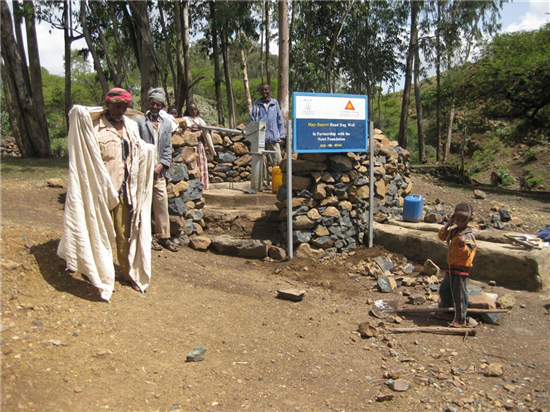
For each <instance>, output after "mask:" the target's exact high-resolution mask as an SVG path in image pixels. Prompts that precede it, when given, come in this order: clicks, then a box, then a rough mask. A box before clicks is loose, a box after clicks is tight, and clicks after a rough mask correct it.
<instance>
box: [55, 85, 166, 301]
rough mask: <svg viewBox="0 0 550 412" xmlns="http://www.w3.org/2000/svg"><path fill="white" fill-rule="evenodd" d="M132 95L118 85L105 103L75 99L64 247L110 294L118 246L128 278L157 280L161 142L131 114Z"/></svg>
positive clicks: (136, 283)
mask: <svg viewBox="0 0 550 412" xmlns="http://www.w3.org/2000/svg"><path fill="white" fill-rule="evenodd" d="M131 101H132V96H131V95H130V93H129V92H127V91H126V90H124V89H120V88H114V89H112V90H110V91H109V93H108V94H107V96H106V109H102V108H98V107H96V108H89V107H83V106H74V107H73V108H72V109H71V112H70V113H69V124H70V128H69V136H68V139H67V148H68V152H69V181H68V185H67V199H66V202H65V217H64V225H63V237H62V239H61V242H60V244H59V248H58V250H57V253H58V255H59V256H60V257H62V258H63V259H65V261H66V262H67V268H69V269H70V270H73V271H76V272H79V273H81V274H83V275H85V276H86V277H87V278H88V279H89V281H90V282H91V283H92V284H93V285H94V286H95V287H97V288H98V289H99V293H100V295H101V298H102V299H104V300H106V301H109V300H110V299H111V295H112V293H113V289H114V282H115V267H114V263H113V248H114V249H115V250H116V252H117V257H118V264H119V265H120V270H121V277H122V282H123V283H126V284H128V285H129V286H131V287H133V288H134V289H135V290H137V291H141V292H145V290H146V289H147V287H148V286H149V283H150V281H151V222H150V219H151V193H152V184H153V171H154V160H155V158H154V146H153V145H150V144H147V143H145V142H143V140H141V139H140V136H139V131H138V128H137V124H136V123H135V122H134V121H133V120H131V119H129V118H128V117H126V116H125V115H124V113H125V112H126V109H127V108H128V106H129V105H130V104H131Z"/></svg>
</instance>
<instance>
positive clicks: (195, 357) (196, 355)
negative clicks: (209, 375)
mask: <svg viewBox="0 0 550 412" xmlns="http://www.w3.org/2000/svg"><path fill="white" fill-rule="evenodd" d="M205 353H206V347H205V346H197V347H196V348H195V349H193V350H192V351H191V352H189V353H188V354H187V356H186V360H185V361H186V362H200V361H202V360H204V354H205Z"/></svg>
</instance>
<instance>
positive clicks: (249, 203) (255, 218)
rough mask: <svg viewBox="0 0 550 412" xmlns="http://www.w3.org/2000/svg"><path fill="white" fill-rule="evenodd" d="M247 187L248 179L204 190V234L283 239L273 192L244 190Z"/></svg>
mask: <svg viewBox="0 0 550 412" xmlns="http://www.w3.org/2000/svg"><path fill="white" fill-rule="evenodd" d="M249 188H250V182H242V183H235V184H230V183H217V184H212V185H210V190H208V191H205V192H203V196H204V198H205V200H206V205H205V207H204V218H205V221H206V223H207V229H206V234H207V235H210V236H213V235H215V236H217V235H222V234H226V235H230V236H233V237H235V238H240V239H259V240H270V241H271V242H272V243H274V244H278V243H280V242H282V240H283V234H282V233H280V230H279V225H280V221H279V214H280V212H279V210H278V209H277V207H276V206H275V203H276V202H277V198H276V195H274V194H273V193H271V191H264V192H259V193H254V194H249V193H245V190H247V189H249Z"/></svg>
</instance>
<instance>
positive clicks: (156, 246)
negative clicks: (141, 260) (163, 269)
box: [151, 239, 162, 252]
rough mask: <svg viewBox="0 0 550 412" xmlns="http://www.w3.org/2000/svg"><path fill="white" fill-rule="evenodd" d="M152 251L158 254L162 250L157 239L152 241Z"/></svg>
mask: <svg viewBox="0 0 550 412" xmlns="http://www.w3.org/2000/svg"><path fill="white" fill-rule="evenodd" d="M151 249H153V250H156V251H157V252H160V251H161V250H162V246H161V245H159V243H158V242H157V240H156V239H153V240H152V241H151Z"/></svg>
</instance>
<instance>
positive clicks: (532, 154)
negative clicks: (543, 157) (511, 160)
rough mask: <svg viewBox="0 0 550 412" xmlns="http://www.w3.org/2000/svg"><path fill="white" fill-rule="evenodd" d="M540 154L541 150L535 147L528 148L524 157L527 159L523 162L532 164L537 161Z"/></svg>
mask: <svg viewBox="0 0 550 412" xmlns="http://www.w3.org/2000/svg"><path fill="white" fill-rule="evenodd" d="M539 153H540V149H537V148H535V147H530V148H528V149H527V150H526V151H525V152H524V153H523V156H524V157H525V158H524V160H523V162H524V163H531V162H533V161H535V160H537V156H538V155H539Z"/></svg>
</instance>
